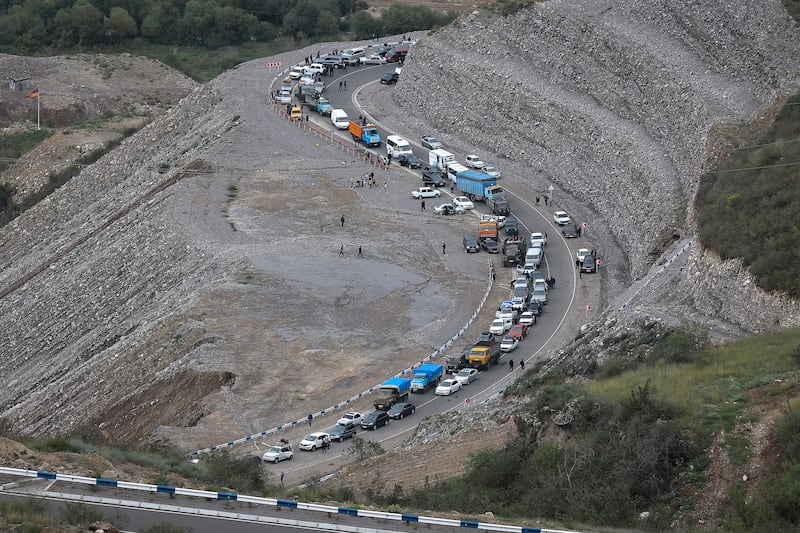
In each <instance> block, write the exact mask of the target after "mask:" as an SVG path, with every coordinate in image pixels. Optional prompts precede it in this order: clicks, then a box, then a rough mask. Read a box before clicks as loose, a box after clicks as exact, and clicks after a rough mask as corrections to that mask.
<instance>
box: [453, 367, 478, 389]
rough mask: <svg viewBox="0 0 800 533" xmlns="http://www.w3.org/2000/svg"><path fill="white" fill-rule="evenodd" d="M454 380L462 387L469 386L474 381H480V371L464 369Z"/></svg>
mask: <svg viewBox="0 0 800 533" xmlns="http://www.w3.org/2000/svg"><path fill="white" fill-rule="evenodd" d="M454 378H455V380H456V381H458V382H459V383H461V384H462V385H469V384H470V383H472V382H473V381H477V380H478V371H477V370H476V369H474V368H464V369H462V370H459V372H458V374H456V375H455V376H454Z"/></svg>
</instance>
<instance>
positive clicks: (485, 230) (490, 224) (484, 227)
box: [478, 220, 497, 240]
mask: <svg viewBox="0 0 800 533" xmlns="http://www.w3.org/2000/svg"><path fill="white" fill-rule="evenodd" d="M478 238H479V239H481V240H484V239H495V240H497V221H496V220H481V221H480V223H479V225H478Z"/></svg>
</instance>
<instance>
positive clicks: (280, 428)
mask: <svg viewBox="0 0 800 533" xmlns="http://www.w3.org/2000/svg"><path fill="white" fill-rule="evenodd" d="M493 268H494V267H493V266H492V264H491V261H490V263H489V282H488V284H487V285H486V290H485V291H484V292H483V298H482V299H481V303H480V304H479V305H478V309H476V311H475V313H473V314H472V316H471V317H470V319H469V320H467V323H466V325H465V326H464V327H463V328H461V330H459V332H458V333H457V334H455V335H453V337H452V338H451V339H450V340H448V341H447V342H445V343H444V344H443V345H442V346H440V347H439V348H437V349H436V350H434V351H433V352H432V353H431V354H429V355H427V356H426V357H424V358H423V359H421V360H420V361H418V362H416V363H414V364H413V365H411V366H410V367H408V368H406V369H405V370H402V371H400V372H399V373H397V374H395V375H394V376H393V377H402V376H404V375H405V374H408V373H409V372H410V373H413V372H414V369H415V368H417V367H418V366H419V365H421V364H424V363H427V362H429V361H430V360H431V359H433V358H435V357H437V356H439V355H440V354H444V353H445V352H446V351H447V350H448V349H449V348H450V347H452V346H453V344H455V342H456V341H457V340H458V338H459V337H461V336H462V335H464V333H465V332H466V331H467V329H469V327H470V326H471V325H472V322H473V321H474V320H475V318H476V317H477V316H478V314H479V313H480V312H481V309H483V306H484V305H485V304H486V300H487V299H488V298H489V293H490V292H491V291H492V285H493V282H494V280H493V278H492V269H493ZM378 387H380V383H379V384H377V385H375V386H374V387H370V388H369V389H367V390H365V391H364V392H361V393H359V394H356V395H355V396H353V397H351V398H348V399H347V400H344V401H342V402H339V403H337V404H335V405H332V406H330V407H328V408H326V409H322V410H321V411H317V412H316V413H311V416H312V417H314V418H316V417H318V416H320V415H324V414H326V413H329V412H330V411H334V410H336V409H340V408H342V407H346V406H347V405H348V404H350V403H351V402H355V401H356V400H360V399H361V398H363V397H364V396H367V395H369V394H372V393H373V392H375V391H377V390H378ZM306 422H307V418H298V419H297V420H291V421H289V422H286V423H284V424H281V425H280V426H276V427H274V428H271V429H267V430H264V431H261V432H259V433H254V434H252V435H246V436H244V437H241V438H238V439H236V440H232V441H229V442H226V443H224V444H217V445H215V446H210V447H208V448H203V449H201V450H195V451H193V452H192V453H191V455H193V456H194V455H200V454H201V453H209V452H213V451H216V450H221V449H223V448H229V447H231V446H235V445H237V444H244V443H246V442H250V441H252V440H254V439H258V438H261V437H266V436H267V435H272V434H274V433H277V432H278V431H283V430H285V429H288V428H293V427H296V426H297V425H298V424H304V423H306Z"/></svg>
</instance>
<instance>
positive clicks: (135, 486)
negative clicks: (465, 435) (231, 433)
mask: <svg viewBox="0 0 800 533" xmlns="http://www.w3.org/2000/svg"><path fill="white" fill-rule="evenodd" d="M0 474H6V475H10V476H20V477H26V478H38V479H46V480H50V481H64V482H67V483H79V484H82V485H93V486H97V487H111V488H116V489H126V490H136V491H142V492H149V493H165V494H170V495H173V494H174V495H181V496H190V497H194V498H205V499H209V500H218V501H235V502H244V503H249V504H255V505H265V506H271V507H276V508H279V507H280V508H287V509H302V510H306V511H316V512H322V513H333V514H340V515H347V516H355V517H365V518H377V519H382V520H394V521H397V522H406V523H412V522H413V523H419V524H435V525H438V526H450V527H460V528H471V529H482V530H484V531H511V532H519V533H576V532H574V531H570V530H563V529H545V528H539V527H527V526H513V525H506V524H491V523H488V522H479V521H473V520H464V519H451V518H437V517H430V516H420V515H415V514H408V513H387V512H383V511H368V510H365V509H356V508H353V507H334V506H331V505H320V504H317V503H305V502H298V501H294V500H283V499H278V498H261V497H257V496H247V495H245V494H237V493H235V492H214V491H210V490H197V489H184V488H180V487H170V486H167V485H149V484H147V483H131V482H128V481H118V480H116V479H104V478H99V477H85V476H73V475H69V474H58V473H56V472H47V471H43V470H24V469H21V468H5V467H0ZM59 496H60V497H63V498H65V499H67V498H69V497H70V495H63V494H60V495H59ZM82 499H84V500H99V499H100V498H96V497H94V496H92V497H82ZM123 503H124V502H121V501H120V500H115V501H114V505H123ZM134 505H136V506H138V507H143V505H142V503H141V502H130V505H129V506H134ZM146 507H148V508H158V509H160V510H165V509H164V508H167V507H168V508H170V509H169V510H173V511H175V512H179V513H180V512H187V511H186V509H185V508H181V507H177V506H173V505H157V504H156V505H154V504H151V503H149V502H148V504H147V505H146ZM203 511H207V512H203V513H202V514H214V513H215V512H216V511H213V510H203ZM225 516H227V517H241V515H237V513H232V512H231V511H230V510H226V511H225ZM241 518H242V519H245V518H244V517H241ZM247 519H248V520H249V521H256V522H259V521H267V520H270V521H274V519H269V518H268V517H260V516H256V515H248V516H247Z"/></svg>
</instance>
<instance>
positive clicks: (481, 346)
mask: <svg viewBox="0 0 800 533" xmlns="http://www.w3.org/2000/svg"><path fill="white" fill-rule="evenodd" d="M501 355H502V352H501V351H500V344H499V343H498V342H497V341H480V342H478V343H476V344H475V345H474V346H473V347H472V349H471V350H470V351H469V358H468V359H469V366H470V367H472V368H477V369H478V370H486V369H488V368H489V367H490V366H492V365H493V364H497V362H498V361H499V360H500V356H501Z"/></svg>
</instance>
